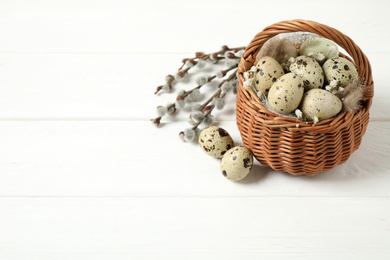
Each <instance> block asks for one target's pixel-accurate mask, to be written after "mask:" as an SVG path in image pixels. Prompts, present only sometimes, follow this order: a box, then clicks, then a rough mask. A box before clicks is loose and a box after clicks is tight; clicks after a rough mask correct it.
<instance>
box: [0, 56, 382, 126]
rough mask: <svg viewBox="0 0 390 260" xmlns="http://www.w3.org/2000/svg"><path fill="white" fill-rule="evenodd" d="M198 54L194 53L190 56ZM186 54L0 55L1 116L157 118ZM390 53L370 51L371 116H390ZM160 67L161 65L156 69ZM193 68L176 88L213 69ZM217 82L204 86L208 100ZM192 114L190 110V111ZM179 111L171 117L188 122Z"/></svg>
mask: <svg viewBox="0 0 390 260" xmlns="http://www.w3.org/2000/svg"><path fill="white" fill-rule="evenodd" d="M188 55H192V54H188ZM183 57H188V56H187V55H183V54H158V55H157V54H120V55H115V54H66V55H65V54H0V86H2V88H4V89H3V91H2V94H1V95H0V119H9V120H12V119H17V120H21V119H77V120H81V119H99V118H100V119H102V118H103V119H131V120H140V119H143V120H145V119H146V120H147V119H150V118H153V117H154V116H155V109H156V107H157V106H158V105H165V104H166V103H167V102H170V101H171V102H174V100H175V99H176V95H174V94H171V95H170V94H166V93H165V94H164V93H162V94H161V95H159V96H155V95H153V93H154V91H155V89H156V87H157V86H158V85H161V84H163V83H164V81H163V80H164V77H165V76H166V75H167V74H171V73H172V74H173V73H174V72H175V71H176V70H177V68H178V67H179V66H180V63H181V59H182V58H183ZM388 59H390V53H370V60H371V62H372V65H373V71H374V80H375V97H374V102H373V106H372V113H371V118H372V119H374V120H376V119H377V120H388V119H390V114H389V113H388V112H387V111H389V110H390V104H389V102H387V101H388V98H389V97H390V91H389V88H388V87H387V78H386V75H387V72H386V66H384V65H383V60H388ZM156 68H157V69H156ZM205 71H206V72H204V71H199V70H197V69H196V68H194V69H193V70H192V73H191V75H190V76H189V77H188V80H187V81H184V82H179V83H178V84H176V85H174V88H175V90H176V91H178V90H180V89H187V90H188V89H191V88H194V87H195V86H196V84H195V79H196V77H198V76H199V75H204V74H206V75H213V73H215V71H214V72H213V71H212V70H210V69H206V70H205ZM215 89H216V84H214V85H213V84H211V85H210V86H209V85H206V86H204V87H203V88H202V89H201V92H202V95H203V97H204V100H205V99H206V98H207V97H209V96H211V93H213V92H214V91H215ZM226 103H227V108H226V109H225V110H223V111H221V112H220V111H217V115H218V118H219V120H234V119H235V117H234V109H235V96H234V95H233V94H229V95H228V96H227V100H226ZM187 112H188V110H187ZM187 118H188V113H178V115H177V116H175V117H174V118H172V119H170V120H178V119H179V120H183V119H187Z"/></svg>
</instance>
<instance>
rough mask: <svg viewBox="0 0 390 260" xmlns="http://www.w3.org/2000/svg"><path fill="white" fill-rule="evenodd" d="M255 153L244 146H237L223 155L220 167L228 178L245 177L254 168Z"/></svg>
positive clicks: (233, 179)
mask: <svg viewBox="0 0 390 260" xmlns="http://www.w3.org/2000/svg"><path fill="white" fill-rule="evenodd" d="M252 165H253V154H252V152H251V151H250V150H249V149H248V148H246V147H243V146H237V147H234V148H232V149H230V150H229V151H227V152H226V153H225V155H224V156H223V157H222V160H221V164H220V169H221V172H222V174H223V176H225V177H226V178H228V179H229V180H232V181H239V180H242V179H244V178H245V177H246V176H247V175H248V174H249V172H250V171H251V169H252Z"/></svg>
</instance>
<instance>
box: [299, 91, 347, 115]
mask: <svg viewBox="0 0 390 260" xmlns="http://www.w3.org/2000/svg"><path fill="white" fill-rule="evenodd" d="M300 108H301V110H302V113H303V115H304V116H305V117H306V118H308V119H311V120H313V119H314V117H317V118H318V119H320V120H323V119H328V118H331V117H334V116H335V115H337V114H338V113H339V112H340V111H341V108H342V102H341V100H340V99H339V98H338V97H337V96H336V95H334V94H332V93H330V92H329V91H326V90H324V89H311V90H309V91H307V92H306V93H305V94H304V95H303V98H302V102H301V106H300Z"/></svg>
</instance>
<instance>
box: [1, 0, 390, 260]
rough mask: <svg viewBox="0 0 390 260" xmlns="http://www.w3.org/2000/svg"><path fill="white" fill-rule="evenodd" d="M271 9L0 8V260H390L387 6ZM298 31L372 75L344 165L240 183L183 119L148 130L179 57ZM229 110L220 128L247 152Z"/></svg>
mask: <svg viewBox="0 0 390 260" xmlns="http://www.w3.org/2000/svg"><path fill="white" fill-rule="evenodd" d="M271 2H272V1H268V2H261V3H260V1H252V0H248V1H205V0H198V1H192V2H190V3H188V2H185V1H179V0H172V1H169V2H167V1H158V0H145V1H135V0H130V1H125V0H110V1H96V0H95V1H93V0H85V1H84V0H82V1H73V0H72V1H48V0H47V1H43V0H42V1H28V0H12V1H5V0H4V1H0V39H1V40H0V90H1V91H0V259H1V260H13V259H18V260H19V259H20V260H22V259H23V260H25V259H28V260H35V259H93V260H99V259H110V260H111V259H354V260H355V259H390V200H389V198H390V152H389V150H390V121H389V119H390V114H389V111H390V105H389V101H390V91H389V79H388V75H389V60H390V52H389V42H390V33H389V32H390V19H389V16H388V10H389V8H390V5H389V3H388V1H385V0H383V1H380V0H377V1H333V0H330V1H326V3H324V2H320V3H317V2H315V1H309V0H302V1H289V0H281V1H279V2H280V3H278V4H277V5H275V4H272V3H271ZM324 5H326V6H324ZM322 6H323V8H321V7H322ZM329 6H333V7H334V9H335V11H334V12H331V11H327V10H331V8H329ZM249 9H252V10H253V16H249V13H248V12H247V10H249ZM295 18H303V19H308V20H315V21H318V22H321V23H324V24H327V25H329V26H332V27H335V28H337V29H338V30H340V31H342V32H343V33H345V34H347V35H348V36H350V37H351V38H352V39H354V41H355V42H356V43H357V44H358V45H359V46H360V47H361V49H363V50H364V52H365V54H366V55H367V56H368V58H369V59H370V61H371V65H372V68H373V77H374V81H375V97H374V103H373V106H372V109H371V121H370V124H369V127H368V129H367V132H366V135H365V136H364V138H363V142H362V144H361V147H360V149H359V150H358V151H356V152H355V153H354V154H353V155H352V156H351V158H350V159H349V160H348V161H347V162H346V163H345V164H343V165H340V166H338V167H336V168H335V169H333V170H332V171H330V172H327V173H322V174H319V175H317V176H315V177H293V176H290V175H288V174H284V173H277V172H274V171H272V170H271V169H270V168H268V167H266V166H262V165H260V164H259V163H256V164H255V166H254V169H253V171H252V173H251V175H250V176H248V178H247V179H246V180H245V181H242V182H238V183H234V182H230V181H228V180H227V179H225V178H224V177H223V176H222V175H221V173H220V172H219V161H218V160H214V159H212V158H210V157H208V156H207V155H206V154H205V153H203V152H202V151H201V149H200V148H199V147H198V146H197V145H196V144H189V143H182V142H180V141H179V140H178V138H177V134H178V132H179V131H181V130H183V129H184V128H186V127H187V126H188V124H187V122H186V113H179V114H178V115H177V116H176V117H173V118H170V119H169V118H167V120H169V121H170V122H168V121H167V120H165V119H164V120H165V123H164V125H163V127H161V128H160V129H157V128H155V127H153V126H152V125H151V123H150V121H149V119H150V118H153V117H155V107H156V106H157V105H159V104H165V102H167V101H169V100H173V99H174V96H173V95H168V94H163V95H160V96H154V95H153V92H154V90H155V87H156V86H157V85H159V84H161V83H162V82H163V78H164V76H165V75H167V74H169V73H174V72H175V70H176V69H177V68H178V66H179V65H180V61H181V59H182V58H185V57H191V56H192V55H193V52H195V51H206V52H210V51H215V50H218V49H219V48H220V46H221V45H222V44H228V45H229V46H232V47H234V46H242V45H246V44H248V43H249V42H250V40H251V39H252V38H253V36H254V35H255V34H256V33H257V32H259V31H261V30H262V29H263V28H264V27H266V26H268V25H270V24H273V23H275V22H278V21H282V20H289V19H295ZM190 87H193V85H191V84H190V83H186V84H185V83H180V84H178V85H176V90H177V89H179V88H187V89H188V88H190ZM208 91H211V88H210V89H209V90H208ZM227 100H228V104H227V106H228V107H227V108H226V109H225V110H223V111H220V112H218V113H216V114H215V116H216V124H217V125H219V126H222V127H223V128H225V129H226V130H228V131H229V132H230V134H231V135H232V136H233V138H234V140H235V141H236V142H237V143H238V144H239V143H240V136H239V133H238V130H237V127H236V125H235V121H234V120H235V116H234V113H235V111H234V109H235V104H234V102H235V97H234V96H233V95H230V96H228V99H227Z"/></svg>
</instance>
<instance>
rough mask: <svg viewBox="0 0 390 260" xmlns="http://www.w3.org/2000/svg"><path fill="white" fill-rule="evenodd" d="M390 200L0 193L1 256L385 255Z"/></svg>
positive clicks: (389, 235)
mask: <svg viewBox="0 0 390 260" xmlns="http://www.w3.org/2000/svg"><path fill="white" fill-rule="evenodd" d="M389 209H390V202H389V199H388V198H386V199H385V198H383V199H343V198H325V199H318V198H317V199H314V198H285V199H280V198H261V199H259V198H210V197H205V198H106V199H97V198H84V199H81V198H63V199H59V198H35V199H32V198H18V199H16V198H1V199H0V212H1V214H0V230H1V235H0V245H1V248H0V258H1V259H9V260H19V259H20V260H21V259H23V260H24V259H31V260H35V259H58V260H60V259H98V260H100V259H157V258H158V259H259V258H261V259H285V258H288V259H362V260H363V259H378V260H382V259H383V260H385V259H389V258H390V247H389V246H388V245H389V244H390V224H389V220H390V210H389Z"/></svg>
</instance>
